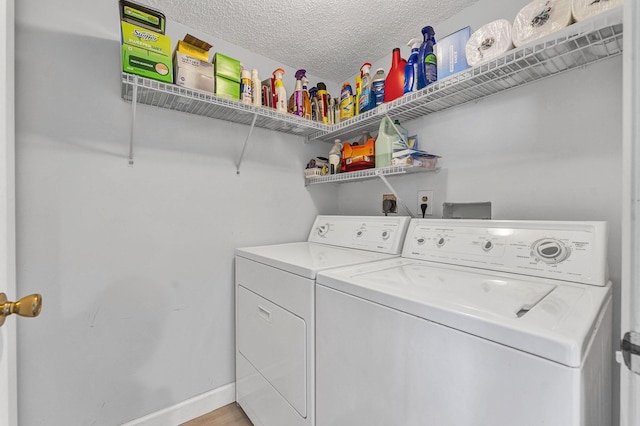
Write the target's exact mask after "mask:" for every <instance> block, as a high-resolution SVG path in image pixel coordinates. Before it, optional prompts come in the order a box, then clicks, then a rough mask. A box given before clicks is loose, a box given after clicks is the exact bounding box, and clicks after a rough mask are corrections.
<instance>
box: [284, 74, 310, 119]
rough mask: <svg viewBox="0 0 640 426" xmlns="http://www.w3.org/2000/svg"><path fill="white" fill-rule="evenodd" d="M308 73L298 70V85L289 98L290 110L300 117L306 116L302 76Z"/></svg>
mask: <svg viewBox="0 0 640 426" xmlns="http://www.w3.org/2000/svg"><path fill="white" fill-rule="evenodd" d="M305 73H306V71H305V70H298V71H296V86H295V89H294V91H293V94H292V95H291V97H290V98H289V105H288V110H289V112H290V113H292V114H295V115H297V116H298V117H302V116H304V95H303V93H302V76H304V74H305Z"/></svg>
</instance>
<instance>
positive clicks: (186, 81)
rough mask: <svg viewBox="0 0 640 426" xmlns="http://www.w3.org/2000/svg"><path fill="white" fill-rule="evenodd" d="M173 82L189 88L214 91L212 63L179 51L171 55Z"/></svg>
mask: <svg viewBox="0 0 640 426" xmlns="http://www.w3.org/2000/svg"><path fill="white" fill-rule="evenodd" d="M173 66H174V77H175V83H176V84H177V85H178V86H183V87H187V88H189V89H195V90H203V91H206V92H211V93H214V92H215V74H214V69H213V64H212V63H211V62H206V61H203V60H200V59H198V58H194V57H193V56H189V55H187V54H185V53H182V52H180V51H176V52H175V54H174V56H173Z"/></svg>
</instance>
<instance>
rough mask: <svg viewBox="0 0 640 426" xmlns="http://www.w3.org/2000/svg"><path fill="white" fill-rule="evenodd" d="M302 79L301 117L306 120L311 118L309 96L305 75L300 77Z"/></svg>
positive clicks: (307, 80) (307, 81)
mask: <svg viewBox="0 0 640 426" xmlns="http://www.w3.org/2000/svg"><path fill="white" fill-rule="evenodd" d="M300 80H301V81H302V104H303V112H304V114H303V117H304V118H306V119H307V120H311V97H309V90H308V89H307V87H308V86H309V79H308V78H307V76H306V75H303V76H302V78H301V79H300Z"/></svg>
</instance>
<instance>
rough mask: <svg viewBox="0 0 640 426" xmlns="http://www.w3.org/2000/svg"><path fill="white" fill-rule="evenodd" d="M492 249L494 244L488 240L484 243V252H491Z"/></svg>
mask: <svg viewBox="0 0 640 426" xmlns="http://www.w3.org/2000/svg"><path fill="white" fill-rule="evenodd" d="M492 248H493V242H491V241H489V240H486V241H485V242H484V243H482V250H484V251H489V250H491V249H492Z"/></svg>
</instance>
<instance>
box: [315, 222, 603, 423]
mask: <svg viewBox="0 0 640 426" xmlns="http://www.w3.org/2000/svg"><path fill="white" fill-rule="evenodd" d="M606 236H607V227H606V223H604V222H533V221H526V222H525V221H467V220H424V219H413V220H412V221H411V224H410V226H409V230H408V231H407V236H406V238H405V243H404V248H403V253H402V257H401V258H396V259H389V260H384V261H380V262H375V263H370V264H366V265H359V266H353V267H347V268H339V269H334V270H331V271H324V272H321V273H319V274H318V276H317V280H316V282H317V284H316V374H317V381H316V385H317V393H316V422H317V423H316V424H317V426H330V425H332V426H343V425H350V426H358V425H363V426H365V425H366V426H388V425H402V426H418V425H420V426H423V425H437V426H502V425H516V424H517V425H524V426H533V425H536V426H538V425H545V426H607V425H610V424H611V421H612V420H611V416H612V401H611V395H612V394H611V390H612V383H611V380H612V379H611V377H612V364H613V349H612V340H611V339H612V314H611V309H612V307H611V283H610V282H609V281H608V280H607V277H606V271H607V269H606Z"/></svg>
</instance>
